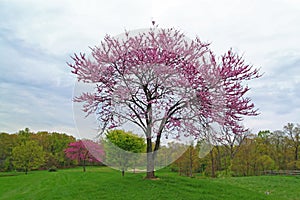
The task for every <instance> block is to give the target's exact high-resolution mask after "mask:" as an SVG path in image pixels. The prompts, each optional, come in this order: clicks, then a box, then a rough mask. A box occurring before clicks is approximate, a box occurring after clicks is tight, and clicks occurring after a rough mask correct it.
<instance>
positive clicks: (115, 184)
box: [0, 167, 300, 200]
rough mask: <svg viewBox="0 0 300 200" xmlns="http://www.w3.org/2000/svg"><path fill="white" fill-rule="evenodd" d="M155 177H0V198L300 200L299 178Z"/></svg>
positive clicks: (98, 170)
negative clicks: (153, 178) (156, 178)
mask: <svg viewBox="0 0 300 200" xmlns="http://www.w3.org/2000/svg"><path fill="white" fill-rule="evenodd" d="M10 175H12V176H10ZM157 175H158V176H159V180H145V179H144V176H145V174H144V173H141V174H131V173H127V174H125V177H122V176H121V173H120V172H119V171H115V170H112V169H110V168H106V167H90V168H87V172H86V173H83V172H82V169H81V168H75V169H67V170H59V171H58V172H48V171H34V172H30V173H29V174H28V175H25V174H23V173H0V199H1V200H2V199H3V200H4V199H7V200H8V199H9V200H12V199H18V200H19V199H30V200H32V199H34V200H36V199H43V200H44V199H49V200H50V199H51V200H54V199H70V200H71V199H72V200H73V199H134V200H135V199H147V200H150V199H155V200H159V199H172V200H173V199H184V200H189V199H199V200H200V199H230V200H234V199H244V200H248V199H255V200H259V199H276V200H277V199H278V200H280V199H287V200H292V199H300V190H299V186H300V177H284V176H257V177H239V178H218V179H210V178H188V177H180V176H177V174H175V173H170V172H167V171H166V170H162V171H158V172H157ZM266 191H270V194H269V195H266V194H265V192H266Z"/></svg>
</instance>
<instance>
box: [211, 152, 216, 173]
mask: <svg viewBox="0 0 300 200" xmlns="http://www.w3.org/2000/svg"><path fill="white" fill-rule="evenodd" d="M210 156H211V177H212V178H215V177H216V174H215V160H214V153H213V149H212V150H211V151H210Z"/></svg>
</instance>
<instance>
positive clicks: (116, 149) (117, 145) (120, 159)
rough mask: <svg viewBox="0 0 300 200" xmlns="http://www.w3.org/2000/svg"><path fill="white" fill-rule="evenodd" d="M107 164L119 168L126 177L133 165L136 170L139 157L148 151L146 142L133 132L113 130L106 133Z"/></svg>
mask: <svg viewBox="0 0 300 200" xmlns="http://www.w3.org/2000/svg"><path fill="white" fill-rule="evenodd" d="M105 150H106V163H108V164H109V165H113V166H118V167H119V168H120V170H121V171H122V176H124V174H125V171H126V170H127V169H128V167H129V166H130V165H131V166H132V168H133V169H134V170H135V167H136V162H137V160H138V159H139V156H140V155H141V154H138V153H142V152H145V150H146V144H145V140H144V139H143V138H141V137H138V136H137V135H135V134H133V133H132V132H125V131H124V130H111V131H108V132H107V133H106V141H105Z"/></svg>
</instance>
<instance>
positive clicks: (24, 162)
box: [0, 128, 76, 172]
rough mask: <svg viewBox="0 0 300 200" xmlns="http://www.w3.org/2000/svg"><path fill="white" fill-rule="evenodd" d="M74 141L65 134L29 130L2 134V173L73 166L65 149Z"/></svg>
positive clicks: (0, 169)
mask: <svg viewBox="0 0 300 200" xmlns="http://www.w3.org/2000/svg"><path fill="white" fill-rule="evenodd" d="M75 141H76V138H75V137H73V136H70V135H67V134H65V133H57V132H52V133H50V132H47V131H40V132H37V133H34V132H31V131H30V130H29V129H28V128H25V129H24V130H20V131H19V132H18V133H15V134H8V133H0V147H1V148H0V171H11V170H15V169H24V170H25V171H26V172H27V170H28V169H49V168H51V167H58V168H66V167H71V166H74V164H75V163H74V161H72V160H71V159H68V158H67V157H66V155H65V152H64V150H65V149H66V148H67V147H68V145H69V144H70V143H71V142H75Z"/></svg>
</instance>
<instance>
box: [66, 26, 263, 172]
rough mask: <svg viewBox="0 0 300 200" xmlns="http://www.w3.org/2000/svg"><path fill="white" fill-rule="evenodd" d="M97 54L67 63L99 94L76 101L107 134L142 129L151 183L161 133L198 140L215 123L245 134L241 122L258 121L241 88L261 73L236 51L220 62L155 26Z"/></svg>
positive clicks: (110, 42) (200, 46)
mask: <svg viewBox="0 0 300 200" xmlns="http://www.w3.org/2000/svg"><path fill="white" fill-rule="evenodd" d="M91 50H92V54H91V58H88V57H87V56H86V55H85V54H83V53H80V54H79V55H78V54H75V55H74V57H73V60H74V63H69V66H70V67H71V68H72V73H74V74H76V75H77V78H78V81H83V82H85V83H94V84H95V88H94V92H91V93H89V92H84V93H82V94H81V95H80V96H77V97H75V101H76V102H83V103H84V106H83V110H84V111H85V112H86V113H87V114H91V113H95V114H96V115H97V116H98V119H99V122H100V124H101V126H102V127H101V128H102V131H104V130H105V129H111V128H115V127H120V126H122V125H123V124H125V123H128V122H131V123H133V124H135V125H137V126H138V127H140V129H141V130H142V131H143V132H144V135H145V138H146V140H147V153H148V158H147V162H148V165H147V177H148V178H153V177H155V176H154V160H155V157H156V154H157V151H158V150H159V147H160V142H161V137H162V135H163V134H164V135H165V136H166V137H169V136H172V137H174V138H180V137H182V136H193V137H195V138H200V137H203V135H205V134H204V132H205V131H207V129H208V128H209V125H210V124H211V123H218V124H219V125H220V126H225V127H230V128H231V130H232V131H233V133H235V134H240V133H242V132H244V131H245V129H244V128H243V126H242V125H241V121H242V119H243V118H242V117H243V116H255V115H257V114H258V113H257V110H256V109H255V108H254V104H253V103H252V102H251V100H250V98H248V97H245V94H246V93H247V91H249V88H248V87H247V86H245V85H244V84H243V82H244V81H247V80H251V79H255V78H258V77H260V75H259V73H258V70H257V69H255V68H253V67H252V66H250V65H248V64H246V63H245V62H244V60H243V58H242V57H241V56H239V55H237V54H236V53H234V52H233V51H232V50H229V51H228V52H226V53H225V54H224V55H222V56H221V57H220V59H218V57H216V56H215V55H214V53H213V52H212V50H211V49H210V45H209V44H207V43H204V42H202V41H201V40H200V39H199V38H196V39H194V40H189V39H187V38H186V37H185V35H184V34H183V33H181V32H180V31H178V30H175V29H172V28H171V29H158V28H157V27H153V28H150V29H149V30H146V31H141V32H139V33H138V34H134V33H133V34H131V33H130V32H126V33H125V34H124V37H123V38H122V39H120V38H117V37H111V36H109V35H107V36H106V37H105V38H104V40H103V41H101V43H100V45H99V46H96V47H94V48H91ZM152 140H155V143H154V148H153V147H152V145H153V142H152Z"/></svg>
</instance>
